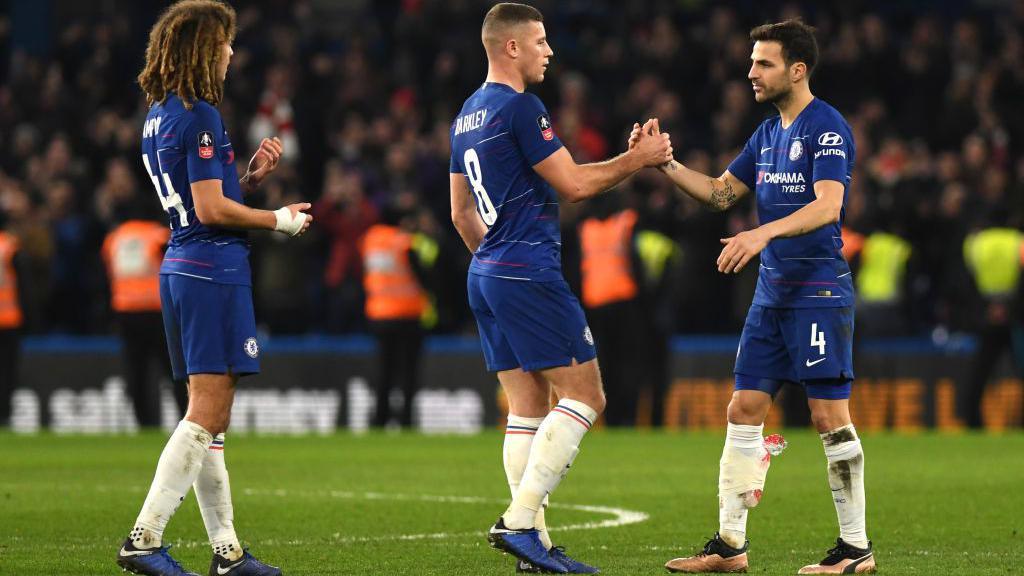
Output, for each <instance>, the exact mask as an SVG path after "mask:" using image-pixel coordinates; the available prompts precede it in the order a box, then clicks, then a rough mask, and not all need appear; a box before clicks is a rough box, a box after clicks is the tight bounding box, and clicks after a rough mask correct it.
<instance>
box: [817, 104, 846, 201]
mask: <svg viewBox="0 0 1024 576" xmlns="http://www.w3.org/2000/svg"><path fill="white" fill-rule="evenodd" d="M808 140H810V142H809V144H810V146H809V148H810V150H811V162H812V166H813V169H812V174H813V176H812V178H811V181H812V183H814V182H817V181H819V180H835V181H836V182H840V183H842V184H843V185H844V186H845V185H846V184H848V183H849V182H850V172H851V170H850V161H851V159H852V158H853V136H852V135H851V134H850V130H849V129H848V127H847V126H846V124H845V123H844V122H843V121H842V120H841V119H838V118H837V119H827V120H823V121H822V122H820V123H818V125H817V126H815V127H814V128H813V129H812V130H811V133H810V138H809V139H808Z"/></svg>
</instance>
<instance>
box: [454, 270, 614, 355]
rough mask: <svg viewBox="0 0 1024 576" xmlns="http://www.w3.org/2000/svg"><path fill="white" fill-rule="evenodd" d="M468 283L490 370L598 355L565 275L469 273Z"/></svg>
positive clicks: (470, 305) (470, 303)
mask: <svg viewBox="0 0 1024 576" xmlns="http://www.w3.org/2000/svg"><path fill="white" fill-rule="evenodd" d="M467 288H468V291H469V307H470V308H471V309H472V310H473V315H474V316H475V317H476V324H477V327H478V328H479V329H480V342H481V344H482V345H483V349H484V360H485V361H486V362H487V369H488V370H489V371H491V372H498V371H501V370H512V369H514V368H522V369H523V370H524V371H527V372H532V371H534V370H542V369H545V368H555V367H558V366H569V365H571V364H572V361H573V360H576V362H578V363H580V364H582V363H584V362H587V361H588V360H592V359H594V358H595V357H596V356H597V350H596V348H595V347H594V338H593V336H592V335H591V333H590V328H589V327H588V326H587V319H586V317H584V315H583V308H581V307H580V303H579V300H577V299H576V296H575V295H573V293H572V291H571V290H569V285H568V284H566V282H565V280H558V281H554V282H532V281H527V280H510V279H505V278H495V277H492V276H481V275H478V274H473V273H470V274H469V277H468V279H467Z"/></svg>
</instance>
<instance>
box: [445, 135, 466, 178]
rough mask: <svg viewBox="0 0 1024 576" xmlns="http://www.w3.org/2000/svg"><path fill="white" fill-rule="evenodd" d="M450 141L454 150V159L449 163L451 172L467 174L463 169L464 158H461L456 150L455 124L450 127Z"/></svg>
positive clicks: (449, 171)
mask: <svg viewBox="0 0 1024 576" xmlns="http://www.w3.org/2000/svg"><path fill="white" fill-rule="evenodd" d="M448 141H449V142H451V146H449V148H450V149H451V151H452V160H451V162H450V163H449V165H448V173H449V174H465V172H464V171H463V170H462V159H461V158H459V155H458V153H457V152H456V150H455V125H454V124H452V127H451V128H449V129H448Z"/></svg>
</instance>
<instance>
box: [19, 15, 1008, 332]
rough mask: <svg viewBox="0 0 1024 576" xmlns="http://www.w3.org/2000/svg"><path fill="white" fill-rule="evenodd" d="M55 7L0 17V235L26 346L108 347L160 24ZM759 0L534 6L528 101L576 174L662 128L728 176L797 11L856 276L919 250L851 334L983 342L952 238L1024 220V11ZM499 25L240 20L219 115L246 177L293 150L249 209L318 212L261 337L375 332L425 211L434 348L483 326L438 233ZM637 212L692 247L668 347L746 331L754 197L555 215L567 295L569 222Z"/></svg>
mask: <svg viewBox="0 0 1024 576" xmlns="http://www.w3.org/2000/svg"><path fill="white" fill-rule="evenodd" d="M43 4H47V5H48V6H50V7H51V11H50V12H45V11H44V13H43V14H42V15H40V14H38V13H37V12H38V11H37V12H33V11H31V10H29V9H26V8H21V9H20V10H21V11H20V12H19V11H18V10H14V11H12V12H8V13H7V14H6V15H2V14H0V149H3V150H4V154H3V155H0V229H4V230H7V231H9V232H11V233H12V234H13V235H15V236H16V237H18V238H19V239H20V241H21V242H20V244H21V246H22V254H21V256H20V263H19V268H18V269H19V272H20V275H21V276H22V278H21V279H20V283H21V285H22V286H24V287H25V289H23V290H22V293H21V300H22V306H23V309H24V313H25V314H24V315H25V318H26V323H25V327H24V330H25V332H27V333H56V332H67V333H76V334H98V333H99V334H101V333H107V332H109V331H110V330H111V329H112V320H111V319H112V314H111V312H110V311H109V296H108V290H109V288H108V286H107V280H106V275H105V272H104V266H103V263H102V259H101V255H100V247H101V245H102V243H103V240H104V236H105V234H106V233H107V231H108V230H110V229H112V228H113V227H114V225H115V224H116V223H117V222H119V221H121V220H124V219H127V218H137V217H140V216H145V217H148V218H153V219H161V220H163V219H165V218H166V216H163V215H161V213H160V204H159V202H158V201H157V198H156V197H155V196H154V194H155V192H154V190H153V187H152V184H151V182H150V178H149V176H148V175H147V174H145V169H144V168H143V165H142V163H141V162H140V152H139V139H140V133H141V129H142V128H141V127H142V119H143V118H144V117H145V102H144V99H143V97H142V94H141V92H140V91H139V89H138V86H137V85H136V84H135V76H136V74H137V73H138V71H139V70H140V68H141V63H142V57H143V53H144V46H145V39H146V31H147V26H148V23H151V22H153V21H155V15H156V13H157V12H158V10H159V8H160V6H159V5H158V4H157V3H153V2H141V3H135V2H108V3H102V4H98V5H96V6H91V7H89V8H88V10H86V9H84V8H81V7H76V6H75V4H74V3H72V2H64V1H54V2H52V3H43ZM769 4H771V3H757V2H748V1H742V2H732V3H729V2H726V3H721V2H701V1H693V2H676V3H672V2H654V1H651V2H637V3H628V4H622V3H618V2H596V1H587V2H578V1H560V2H554V1H541V2H536V3H535V5H537V7H538V8H540V9H541V10H542V11H543V12H544V14H545V18H546V26H547V31H548V34H549V38H550V43H551V45H552V47H553V48H554V51H555V56H554V58H553V60H552V64H553V66H552V70H551V72H550V73H549V74H548V79H547V81H546V82H545V83H544V84H542V85H540V86H536V87H534V88H533V90H534V91H536V92H537V93H538V94H539V95H540V96H541V98H542V99H543V100H544V101H545V102H546V103H547V105H548V106H549V108H550V109H551V112H552V117H553V122H554V127H555V130H556V132H557V134H558V135H559V137H560V138H561V140H562V141H563V142H564V143H565V144H566V145H567V146H568V147H569V149H570V151H571V152H572V154H573V156H574V157H575V158H576V159H577V160H578V161H581V162H582V161H595V160H601V159H603V158H606V157H608V156H609V155H613V154H616V153H618V152H619V151H621V150H623V149H624V147H625V142H626V138H627V135H628V132H629V130H630V128H631V127H632V125H633V122H635V121H640V122H642V121H643V120H644V119H646V118H648V117H658V118H660V122H661V126H662V129H663V130H666V131H669V132H670V133H671V134H672V139H673V144H674V146H675V149H676V157H677V159H679V160H680V161H682V162H683V163H684V164H687V165H690V166H692V167H693V168H695V169H697V170H699V171H701V172H705V173H714V174H718V173H721V171H722V170H724V168H725V167H726V166H727V164H728V162H729V161H730V160H731V159H732V158H733V157H734V156H735V154H736V152H737V150H738V149H739V147H741V146H742V145H743V144H744V142H745V141H746V139H747V137H748V136H749V135H750V134H751V132H752V131H753V129H754V128H755V127H756V126H757V125H758V123H759V122H760V121H761V120H762V119H763V118H765V117H766V116H767V115H769V114H773V113H775V111H774V109H773V108H771V107H768V106H759V105H757V104H756V103H755V102H754V99H753V95H752V93H751V89H750V84H749V82H748V81H747V80H746V73H747V69H748V68H749V56H750V42H749V40H748V37H747V33H748V31H749V29H750V28H751V27H752V26H753V25H756V24H760V23H763V22H765V21H769V20H772V21H776V20H779V19H782V18H786V17H791V16H802V17H803V18H804V20H805V21H807V22H809V23H811V24H813V25H815V26H816V27H817V28H818V41H819V44H820V46H821V52H822V61H821V62H820V64H819V66H818V68H817V70H816V72H815V74H814V76H813V78H812V82H811V87H812V90H813V91H814V93H815V94H816V95H817V96H819V97H821V98H823V99H825V100H826V101H828V102H830V103H831V104H833V105H834V106H835V107H836V108H837V109H839V110H840V111H841V112H842V113H843V114H844V115H845V116H846V118H847V119H848V120H849V121H850V123H851V125H852V127H853V130H854V134H855V139H856V145H857V162H856V171H855V174H854V178H853V187H852V190H851V193H850V197H849V201H848V206H847V211H846V225H847V226H846V227H847V228H848V230H849V232H850V233H851V236H850V237H849V238H848V245H847V248H848V249H850V248H853V250H851V258H855V259H856V258H859V257H858V256H856V255H855V254H856V250H855V247H856V246H859V245H862V244H863V243H864V241H866V240H867V239H869V238H871V236H872V234H873V233H875V232H884V233H888V234H890V235H892V236H893V237H896V238H898V239H900V240H901V241H902V242H903V244H899V243H897V244H896V246H904V247H905V250H902V251H899V250H897V252H900V253H901V254H903V256H902V257H897V258H894V259H892V260H891V265H886V266H882V268H883V269H884V270H883V274H882V277H881V278H880V279H879V278H877V274H875V276H872V278H875V280H873V282H876V285H874V286H873V287H869V288H873V289H869V290H867V292H868V293H870V294H871V295H872V297H875V298H877V299H876V300H874V301H865V302H862V305H863V308H864V314H863V315H862V316H859V317H858V330H860V328H861V326H862V325H863V326H864V327H865V329H867V330H868V331H869V333H876V334H896V335H899V334H928V333H931V332H932V331H933V330H934V329H935V328H936V327H944V328H947V329H951V330H970V329H973V328H977V327H976V326H972V322H975V321H977V320H978V319H985V318H986V315H985V314H979V313H978V306H980V305H982V303H981V299H980V298H979V297H978V296H977V294H976V290H975V289H974V288H973V286H974V282H973V281H972V278H971V275H970V270H969V266H967V265H966V264H965V258H964V249H963V245H964V239H965V237H966V236H967V235H968V234H969V233H970V232H971V231H973V230H977V229H982V228H988V227H994V226H1004V227H1006V226H1008V227H1011V228H1017V229H1020V228H1021V227H1022V226H1024V106H1021V102H1022V101H1024V68H1022V67H1021V66H1020V62H1021V61H1024V35H1022V30H1024V2H1022V1H1017V2H1015V3H998V2H990V3H979V4H977V5H969V4H967V3H959V2H935V3H929V4H928V5H927V6H928V11H924V9H922V8H921V7H920V6H924V5H920V6H918V7H916V8H912V9H911V8H906V5H907V3H899V2H896V3H882V2H879V3H868V2H844V3H839V4H835V5H830V6H828V7H826V6H824V5H821V4H819V3H813V2H805V3H799V2H793V3H787V4H783V5H777V6H773V7H771V8H769V7H768V5H769ZM993 5H996V6H998V8H992V7H991V6H993ZM488 6H489V3H482V2H474V1H458V2H439V1H434V0H404V1H401V2H398V1H393V2H365V3H359V2H352V3H341V4H335V3H330V2H322V1H314V0H300V1H296V2H289V1H283V0H281V1H266V2H246V3H239V4H238V6H237V9H238V15H239V31H238V36H237V38H236V41H235V44H234V51H235V53H234V57H233V59H232V61H231V68H230V70H229V73H228V78H227V82H226V97H225V102H224V103H223V104H222V105H221V107H220V108H221V112H222V114H223V116H224V119H225V123H226V127H227V130H228V132H229V134H230V135H231V136H232V138H233V141H234V146H235V149H236V151H237V153H238V156H239V158H240V159H241V160H240V162H241V161H245V160H246V159H248V158H249V156H250V155H251V151H252V150H253V149H254V148H255V146H256V145H258V143H259V141H260V139H261V138H263V137H265V136H269V135H278V136H280V137H281V138H282V140H283V141H284V145H285V157H284V161H283V165H282V167H281V168H280V169H279V170H278V171H277V172H276V173H275V174H274V175H273V176H272V177H271V178H270V179H268V180H267V181H266V182H264V183H263V185H262V187H261V189H260V190H259V191H258V192H257V193H256V194H255V195H253V196H252V197H251V198H249V199H248V202H249V203H251V204H253V205H256V206H260V207H270V208H274V207H277V206H281V205H283V204H286V203H291V202H298V201H303V200H305V201H310V202H312V203H313V204H314V207H313V213H314V214H315V222H314V226H313V228H311V230H310V233H309V234H307V235H305V236H303V237H302V238H300V239H298V240H297V241H290V242H284V241H282V240H283V238H281V237H278V236H277V235H272V234H262V233H258V234H253V235H252V243H253V258H252V262H253V267H254V292H255V297H256V307H257V318H258V319H259V321H261V322H263V323H264V324H265V327H266V328H267V330H268V331H270V332H271V333H300V332H327V333H350V332H362V331H365V330H366V320H365V318H364V316H363V305H362V299H363V294H362V283H361V259H360V256H359V252H358V248H357V243H358V240H359V239H360V237H361V236H362V234H363V233H364V232H365V231H366V230H367V229H368V228H369V226H371V225H372V224H373V223H375V222H377V221H378V220H379V219H380V218H381V217H382V215H383V213H384V212H385V211H387V210H389V209H400V210H402V211H403V213H406V214H409V215H412V216H414V218H413V221H414V222H415V226H416V227H417V229H418V230H419V231H420V232H421V233H423V234H426V235H428V236H430V237H432V238H434V240H435V241H436V242H437V243H438V248H439V250H440V256H439V257H438V258H437V259H436V265H435V270H434V271H433V273H432V274H431V278H432V284H433V285H432V286H429V290H430V291H431V292H432V293H433V295H434V300H435V303H436V311H437V314H438V316H437V324H436V328H435V330H437V331H440V332H460V331H466V330H472V327H473V323H472V319H471V316H470V315H469V311H468V308H467V306H466V300H465V269H466V266H467V265H468V262H469V255H468V254H467V253H466V250H465V248H464V246H463V245H462V243H461V241H460V240H459V238H458V236H457V235H456V234H455V231H454V229H453V228H452V226H451V224H450V222H449V194H448V179H447V176H446V170H447V167H448V162H449V157H448V155H449V126H450V122H451V121H452V119H453V118H454V116H455V114H456V112H457V111H458V110H459V108H460V106H461V104H462V102H463V100H464V99H465V98H466V97H467V96H468V95H469V94H470V93H471V92H472V91H473V89H474V88H475V87H476V86H477V85H478V84H479V82H481V81H482V79H483V78H484V76H485V73H486V60H485V58H484V54H483V50H482V48H481V46H480V39H479V25H480V24H479V23H480V21H481V18H482V15H483V14H484V12H485V11H486V9H487V7H488ZM26 11H28V13H27V14H26ZM19 18H22V20H20V21H19ZM625 207H631V208H633V209H635V210H636V212H637V214H638V220H637V224H636V227H637V229H641V230H651V231H655V232H658V233H660V234H662V235H663V236H665V237H667V238H669V239H670V240H671V241H672V242H673V243H674V245H675V246H676V247H677V248H678V253H679V255H680V257H679V258H674V259H672V260H671V261H670V262H671V264H670V265H671V266H672V272H673V274H670V275H665V277H666V282H669V283H671V284H672V286H671V287H670V288H669V289H662V290H660V291H658V292H657V294H658V295H657V298H660V299H662V300H664V301H663V302H659V303H658V306H655V307H654V308H651V309H652V310H657V311H658V312H656V313H657V314H659V315H661V317H662V318H664V311H665V310H669V311H670V312H669V314H668V318H669V320H668V322H669V326H667V327H666V329H667V330H669V331H674V332H691V333H706V332H735V331H737V330H738V329H739V327H740V326H741V325H742V319H743V314H744V313H745V310H746V305H747V303H748V302H749V294H750V292H751V291H752V289H753V284H754V282H755V280H756V271H757V268H756V267H748V268H747V270H745V271H744V273H742V274H740V275H738V276H725V275H721V274H718V273H717V272H715V269H714V262H715V258H716V256H717V254H718V252H719V250H720V243H719V239H720V238H724V237H727V236H729V235H731V234H733V233H735V232H738V231H740V230H743V229H747V228H750V227H752V226H753V225H754V223H755V222H756V214H755V211H754V208H753V203H752V202H750V201H749V199H747V200H745V205H744V207H743V208H741V209H739V210H732V211H730V212H727V213H712V212H709V211H707V210H705V209H704V208H703V207H701V206H698V205H697V204H695V203H694V202H692V201H690V200H688V199H686V200H684V199H681V195H680V194H677V193H675V192H674V191H673V189H672V187H671V185H670V183H669V181H668V180H667V179H666V178H664V177H662V176H661V175H660V174H658V173H657V172H656V171H653V170H649V171H645V172H642V173H640V174H638V175H637V176H635V177H634V178H632V179H631V180H629V181H627V182H626V183H625V184H624V185H622V186H621V187H620V189H619V190H618V191H616V192H613V193H612V194H610V195H607V196H606V197H604V198H602V199H601V200H600V201H597V202H594V203H592V204H589V205H587V204H584V205H570V206H563V212H562V214H563V237H564V239H565V262H566V270H567V274H568V276H569V277H570V282H571V283H573V284H575V285H576V286H578V285H579V283H580V280H579V265H580V254H579V252H580V250H579V247H578V246H577V245H576V244H578V238H579V234H578V232H577V227H578V224H579V223H580V222H581V221H582V220H583V219H585V218H587V217H588V216H592V215H598V216H602V215H607V214H611V213H614V212H615V211H617V210H620V209H622V208H625ZM858 235H859V236H858ZM886 262H890V261H889V260H887V261H886ZM873 273H874V272H873ZM855 274H856V272H855ZM872 311H875V312H877V313H872ZM1011 313H1014V312H1011ZM862 322H863V324H861V323H862Z"/></svg>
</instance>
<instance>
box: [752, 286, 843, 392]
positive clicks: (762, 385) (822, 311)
mask: <svg viewBox="0 0 1024 576" xmlns="http://www.w3.org/2000/svg"><path fill="white" fill-rule="evenodd" d="M735 372H736V389H737V390H760V391H762V392H767V393H768V394H771V395H773V396H774V395H775V393H776V392H778V391H779V388H781V387H782V385H783V384H784V383H786V382H793V383H799V384H800V385H802V386H803V387H804V388H805V389H806V391H807V397H808V398H818V399H825V400H840V399H845V398H849V397H850V389H851V384H852V382H853V378H854V376H853V307H845V308H766V307H764V306H758V305H752V306H751V307H750V311H749V312H748V313H747V320H746V322H745V323H744V325H743V334H742V335H741V336H740V346H739V350H737V351H736V369H735Z"/></svg>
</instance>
